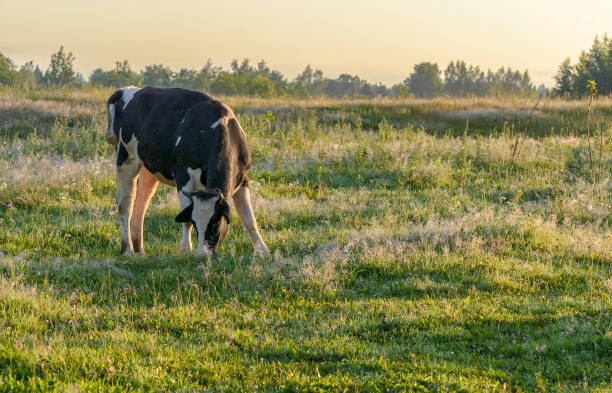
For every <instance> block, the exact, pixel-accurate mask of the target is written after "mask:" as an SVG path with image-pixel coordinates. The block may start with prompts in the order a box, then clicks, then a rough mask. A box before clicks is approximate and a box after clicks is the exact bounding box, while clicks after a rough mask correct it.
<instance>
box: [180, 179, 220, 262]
mask: <svg viewBox="0 0 612 393" xmlns="http://www.w3.org/2000/svg"><path fill="white" fill-rule="evenodd" d="M182 192H183V193H184V194H185V195H186V196H187V197H189V199H191V204H190V205H189V206H187V207H186V208H185V209H183V211H181V212H180V213H179V214H178V215H177V216H176V218H175V220H176V221H177V222H191V223H193V224H194V226H195V228H196V231H197V232H198V247H197V249H196V254H197V255H212V254H214V252H215V251H216V250H217V247H219V244H221V242H222V241H223V239H224V238H225V236H226V235H227V233H228V232H229V229H230V217H229V205H228V203H227V201H225V198H224V197H223V194H222V193H221V192H219V191H218V190H212V191H210V190H207V191H198V192H185V191H182Z"/></svg>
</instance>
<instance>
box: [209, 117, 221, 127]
mask: <svg viewBox="0 0 612 393" xmlns="http://www.w3.org/2000/svg"><path fill="white" fill-rule="evenodd" d="M224 117H225V116H224ZM222 120H223V117H222V118H220V119H219V120H217V121H216V122H214V123H213V124H212V126H210V128H215V127H216V126H218V125H219V124H221V121H222Z"/></svg>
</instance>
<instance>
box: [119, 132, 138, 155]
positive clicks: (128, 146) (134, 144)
mask: <svg viewBox="0 0 612 393" xmlns="http://www.w3.org/2000/svg"><path fill="white" fill-rule="evenodd" d="M122 131H123V129H122V128H121V129H119V141H120V142H121V144H122V145H123V147H125V150H127V152H128V157H134V156H136V157H138V139H136V136H134V135H132V139H130V141H129V142H128V143H125V142H124V141H123V136H122V135H121V134H122Z"/></svg>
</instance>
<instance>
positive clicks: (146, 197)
mask: <svg viewBox="0 0 612 393" xmlns="http://www.w3.org/2000/svg"><path fill="white" fill-rule="evenodd" d="M158 184H159V181H158V180H157V179H156V178H155V176H153V174H152V173H151V172H149V170H148V169H147V168H145V167H144V166H141V167H140V173H139V175H138V188H137V191H136V200H135V201H134V209H133V213H132V219H131V225H130V227H131V235H132V236H131V237H132V246H133V247H134V252H138V253H144V243H143V240H142V239H143V238H142V227H143V224H144V216H145V213H146V212H147V207H148V206H149V201H150V200H151V197H152V196H153V194H155V190H156V189H157V185H158Z"/></svg>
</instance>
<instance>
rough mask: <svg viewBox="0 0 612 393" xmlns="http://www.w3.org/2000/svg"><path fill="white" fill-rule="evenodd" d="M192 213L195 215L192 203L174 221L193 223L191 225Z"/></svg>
mask: <svg viewBox="0 0 612 393" xmlns="http://www.w3.org/2000/svg"><path fill="white" fill-rule="evenodd" d="M191 213H193V203H191V204H190V205H189V206H187V207H186V208H184V209H183V211H181V212H180V213H179V214H178V215H177V216H176V217H175V218H174V221H176V222H191V223H193V220H192V219H191Z"/></svg>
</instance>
